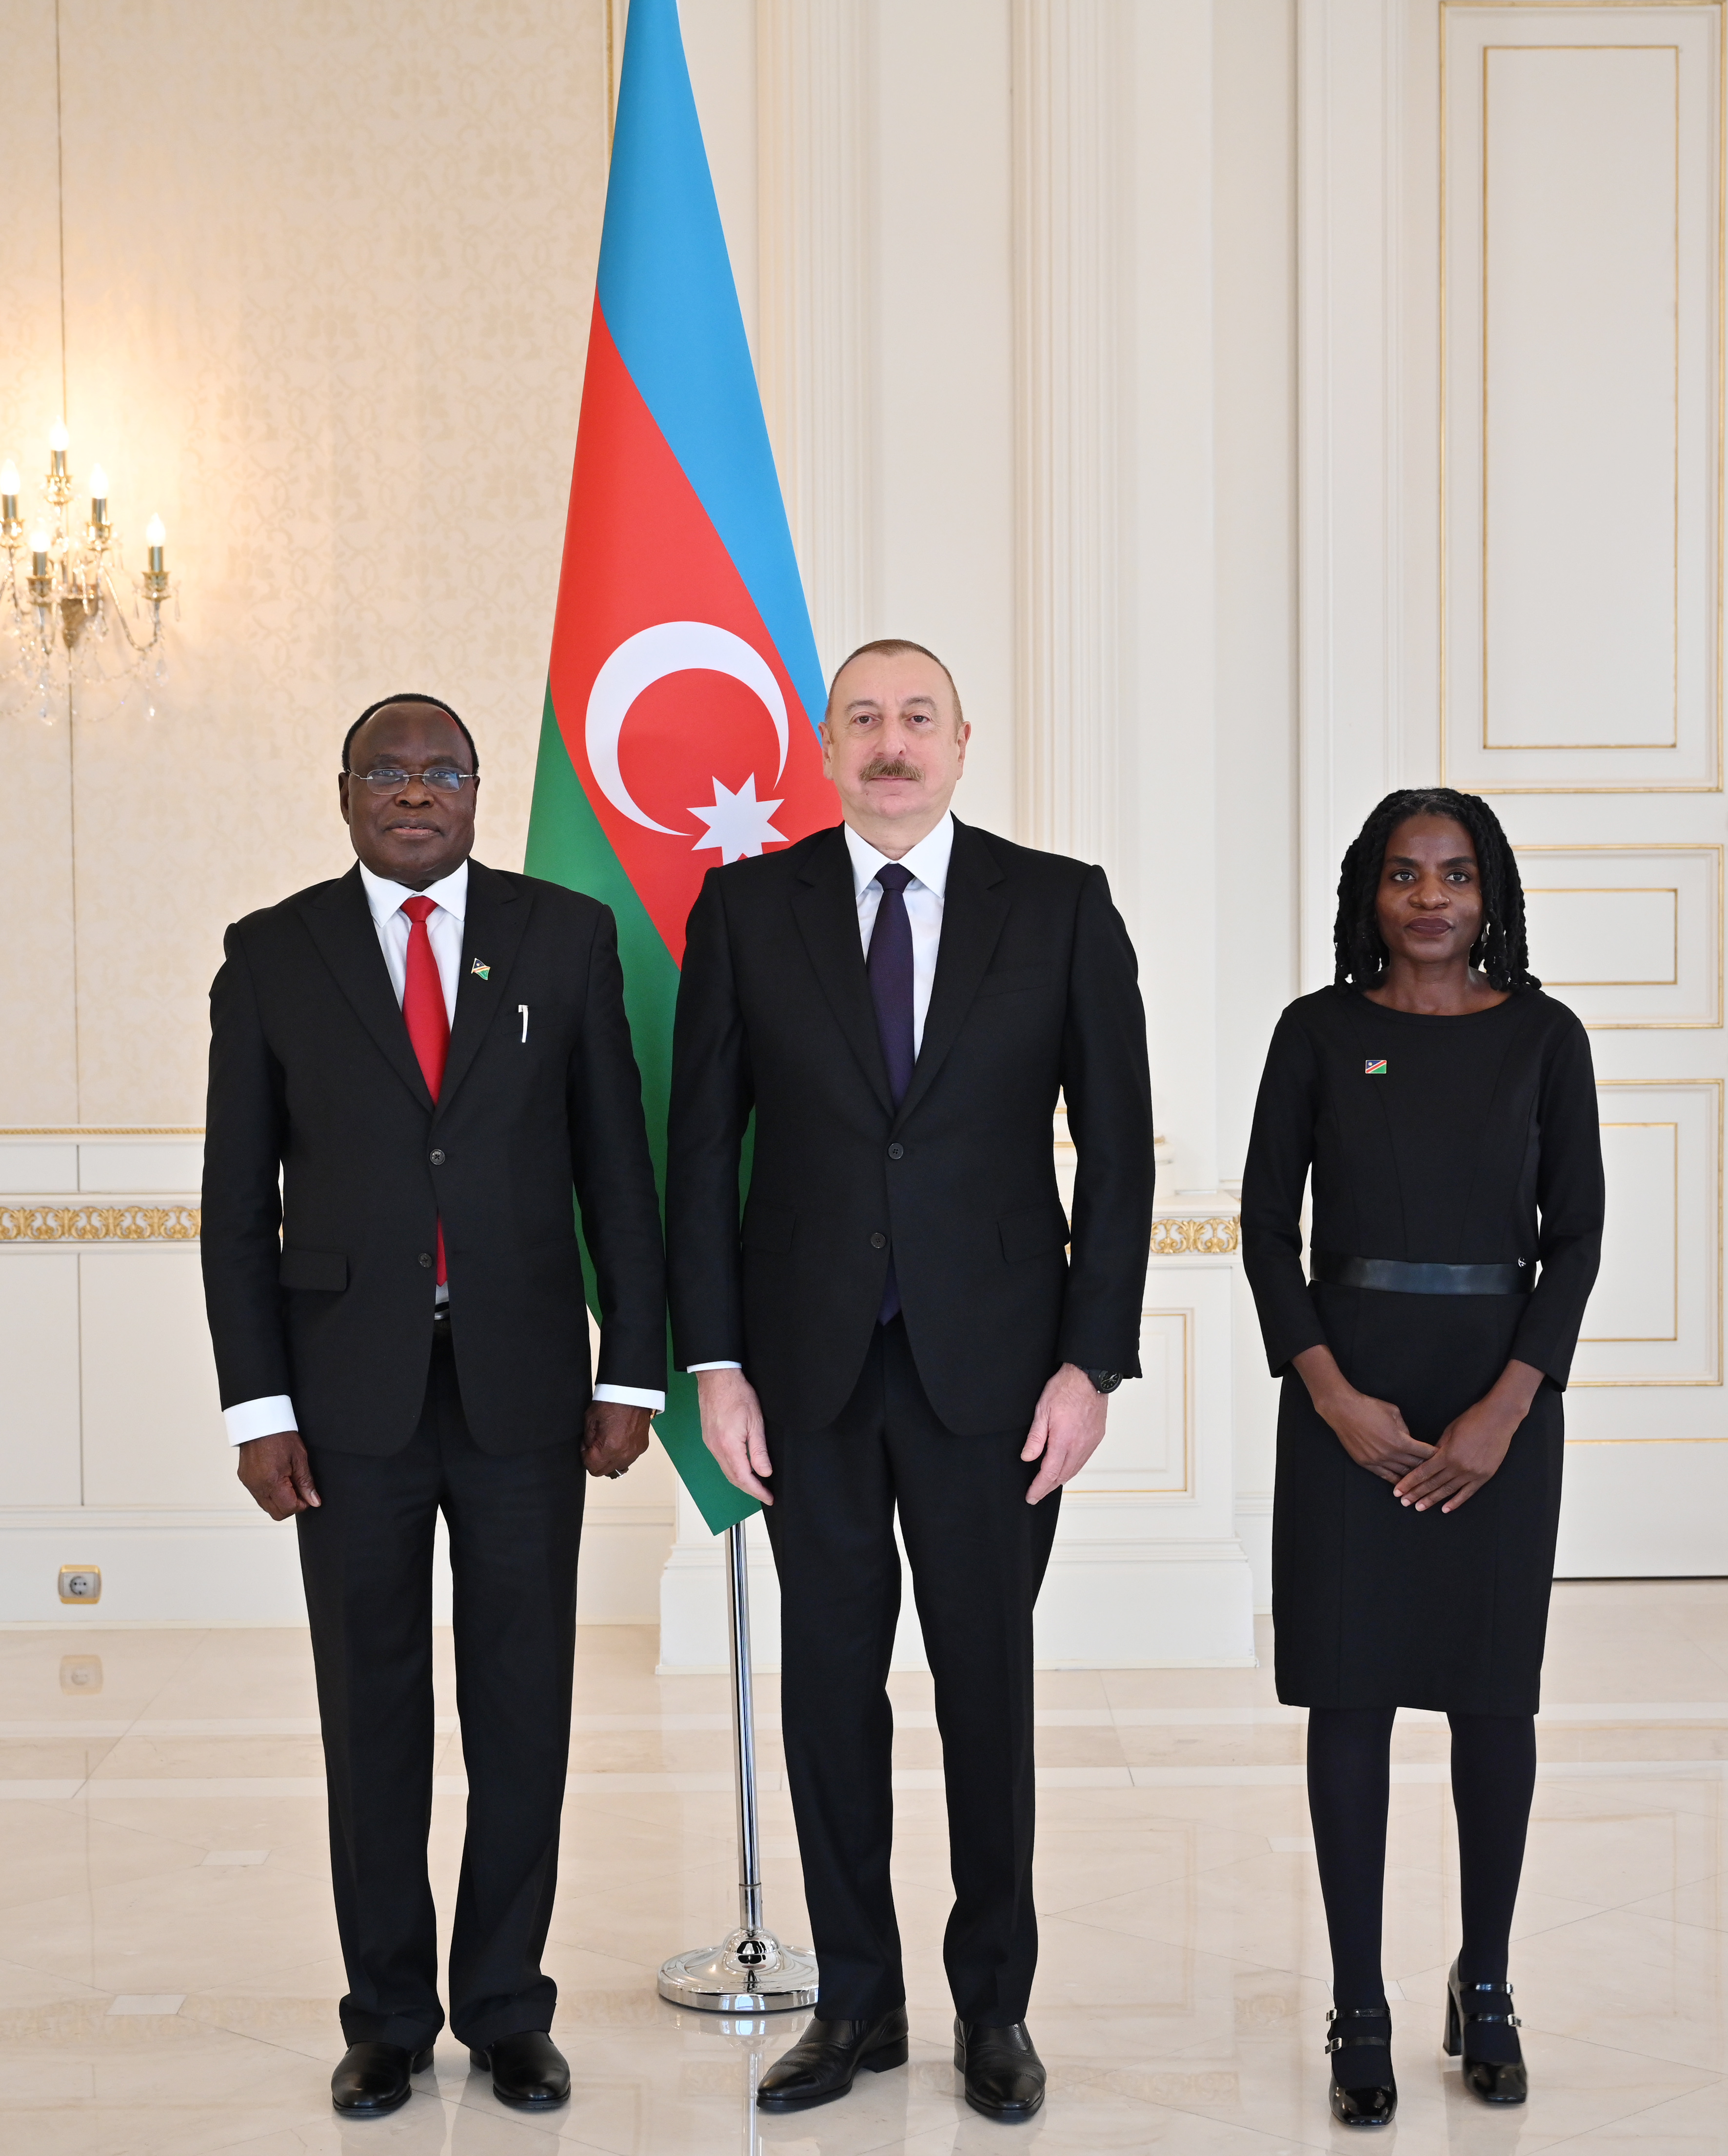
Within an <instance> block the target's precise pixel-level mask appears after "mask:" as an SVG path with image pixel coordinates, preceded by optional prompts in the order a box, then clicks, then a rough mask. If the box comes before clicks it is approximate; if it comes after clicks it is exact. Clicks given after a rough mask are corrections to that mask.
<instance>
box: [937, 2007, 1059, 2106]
mask: <svg viewBox="0 0 1728 2156" xmlns="http://www.w3.org/2000/svg"><path fill="white" fill-rule="evenodd" d="M954 2071H955V2072H956V2073H957V2074H962V2075H964V2076H965V2082H966V2101H967V2102H968V2103H969V2104H970V2105H971V2107H972V2108H973V2110H974V2111H981V2112H983V2113H984V2115H985V2117H986V2118H1000V2119H1002V2120H1003V2121H1005V2123H1008V2124H1010V2125H1012V2124H1013V2123H1014V2122H1015V2121H1016V2119H1021V2118H1030V2117H1031V2116H1032V2113H1033V2112H1035V2111H1036V2110H1037V2109H1038V2108H1039V2107H1040V2106H1041V2104H1042V2103H1043V2101H1044V2061H1042V2060H1041V2058H1040V2057H1039V2056H1038V2054H1037V2053H1036V2051H1034V2050H1033V2049H1032V2040H1031V2037H1030V2036H1029V2035H1027V2034H1026V2024H1025V2022H1024V2021H1012V2022H1011V2023H1010V2024H1009V2025H1008V2026H1007V2027H1006V2028H1005V2029H985V2028H981V2027H980V2025H979V2024H978V2023H977V2022H975V2021H962V2020H959V2018H958V2016H956V2018H955V2020H954Z"/></svg>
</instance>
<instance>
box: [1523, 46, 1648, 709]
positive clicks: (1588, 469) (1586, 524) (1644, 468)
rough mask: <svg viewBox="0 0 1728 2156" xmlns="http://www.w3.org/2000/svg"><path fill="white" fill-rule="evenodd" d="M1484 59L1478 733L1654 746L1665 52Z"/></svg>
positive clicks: (1535, 52) (1538, 50) (1551, 52)
mask: <svg viewBox="0 0 1728 2156" xmlns="http://www.w3.org/2000/svg"><path fill="white" fill-rule="evenodd" d="M1482 60H1483V82H1482V100H1483V113H1484V146H1483V218H1484V256H1485V259H1484V308H1483V322H1482V336H1483V349H1484V377H1483V405H1484V440H1483V457H1482V469H1483V486H1484V531H1483V573H1484V594H1483V645H1484V688H1483V734H1484V741H1485V742H1486V745H1487V746H1488V747H1489V748H1491V749H1512V748H1555V747H1579V746H1587V747H1602V748H1612V749H1618V748H1625V747H1633V746H1639V747H1659V748H1671V747H1674V741H1675V722H1676V711H1675V695H1676V665H1677V660H1678V654H1677V652H1676V649H1675V640H1674V639H1675V629H1676V626H1677V619H1676V579H1675V559H1674V547H1675V537H1676V532H1677V528H1678V518H1679V501H1678V497H1677V495H1676V481H1677V479H1678V474H1679V454H1678V452H1679V443H1678V439H1677V436H1676V431H1675V429H1676V423H1677V419H1678V413H1677V411H1676V408H1675V398H1674V385H1675V379H1676V364H1677V360H1678V356H1679V355H1678V346H1677V343H1676V336H1677V332H1678V327H1679V259H1678V257H1677V254H1676V246H1677V243H1678V239H1679V49H1678V48H1677V47H1675V46H1673V45H1645V46H1636V45H1633V46H1619V47H1608V46H1604V47H1602V48H1600V49H1582V48H1578V47H1571V46H1569V47H1562V48H1558V49H1556V48H1554V47H1551V46H1546V45H1540V46H1535V47H1525V48H1521V49H1520V48H1516V47H1515V48H1510V49H1508V48H1505V47H1495V46H1492V45H1490V46H1489V47H1488V48H1487V49H1486V50H1485V51H1484V54H1483V55H1482Z"/></svg>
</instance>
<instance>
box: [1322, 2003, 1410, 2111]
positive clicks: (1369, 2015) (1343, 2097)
mask: <svg viewBox="0 0 1728 2156" xmlns="http://www.w3.org/2000/svg"><path fill="white" fill-rule="evenodd" d="M1326 2021H1327V2025H1328V2026H1329V2028H1330V2029H1331V2030H1332V2034H1331V2035H1329V2037H1328V2038H1327V2040H1326V2049H1327V2050H1328V2051H1329V2052H1330V2053H1331V2055H1332V2089H1331V2103H1332V2116H1333V2117H1335V2119H1336V2120H1337V2121H1338V2123H1339V2124H1340V2126H1390V2125H1391V2123H1392V2121H1393V2119H1394V2118H1395V2117H1396V2116H1397V2111H1398V2084H1397V2083H1396V2082H1395V2081H1394V2080H1393V2079H1392V2017H1391V2014H1390V2012H1388V2010H1386V2008H1385V2007H1384V2006H1340V2007H1336V2008H1335V2009H1334V2010H1333V2011H1332V2012H1331V2013H1329V2015H1327V2016H1326ZM1340 2053H1346V2054H1348V2056H1345V2057H1343V2058H1340Z"/></svg>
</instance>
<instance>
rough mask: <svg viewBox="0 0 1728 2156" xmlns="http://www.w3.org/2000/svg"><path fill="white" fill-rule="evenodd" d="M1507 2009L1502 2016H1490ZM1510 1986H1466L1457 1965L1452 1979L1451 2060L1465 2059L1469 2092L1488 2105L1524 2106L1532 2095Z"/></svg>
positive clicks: (1449, 2011)
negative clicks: (1461, 2056)
mask: <svg viewBox="0 0 1728 2156" xmlns="http://www.w3.org/2000/svg"><path fill="white" fill-rule="evenodd" d="M1502 2008H1503V2009H1504V2011H1503V2012H1502V2011H1494V2010H1495V2009H1502ZM1519 2027H1520V2023H1519V2019H1518V2016H1517V2015H1515V2013H1514V2012H1513V2011H1512V1987H1511V1985H1510V1984H1466V1983H1465V1982H1464V1981H1463V1979H1462V1978H1461V1977H1460V1976H1459V1974H1458V1963H1456V1962H1454V1963H1453V1965H1452V1967H1451V1969H1449V1970H1448V1972H1447V1978H1446V2034H1445V2035H1444V2037H1443V2039H1442V2042H1443V2045H1444V2046H1445V2051H1446V2056H1447V2057H1448V2059H1455V2058H1456V2057H1457V2056H1458V2053H1459V2052H1460V2051H1462V2052H1463V2055H1464V2087H1466V2088H1467V2089H1468V2090H1469V2091H1470V2092H1471V2093H1472V2095H1473V2096H1479V2097H1481V2099H1482V2101H1483V2102H1484V2103H1522V2102H1524V2101H1525V2098H1526V2097H1528V2096H1529V2094H1530V2076H1529V2074H1528V2073H1527V2072H1526V2071H1525V2064H1524V2047H1523V2046H1522V2045H1521V2044H1520V2042H1519V2040H1518V2030H1519Z"/></svg>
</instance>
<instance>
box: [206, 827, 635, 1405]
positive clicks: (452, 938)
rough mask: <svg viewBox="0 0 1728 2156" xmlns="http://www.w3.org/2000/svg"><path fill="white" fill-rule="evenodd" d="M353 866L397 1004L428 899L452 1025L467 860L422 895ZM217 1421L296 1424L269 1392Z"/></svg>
mask: <svg viewBox="0 0 1728 2156" xmlns="http://www.w3.org/2000/svg"><path fill="white" fill-rule="evenodd" d="M359 870H360V881H361V884H362V885H363V887H364V890H365V892H366V903H367V906H368V909H369V911H370V912H371V914H372V925H373V927H374V928H375V929H376V930H377V931H378V948H379V950H381V951H382V952H383V954H384V964H385V967H386V968H387V969H388V973H389V976H390V986H391V987H392V988H393V989H394V990H395V991H396V1000H397V1002H398V1003H399V1004H400V1002H401V1001H402V998H403V995H404V992H405V990H406V988H407V986H408V939H409V933H410V932H411V931H412V929H413V927H414V923H413V921H411V920H410V919H409V916H408V915H407V914H405V913H404V911H402V907H403V903H404V901H405V900H407V899H410V898H414V897H416V896H424V897H426V898H429V899H430V900H431V901H432V911H431V912H430V913H429V914H428V915H427V916H426V938H427V941H428V942H429V943H430V944H431V946H432V956H433V957H434V958H435V960H436V962H437V965H438V979H439V983H440V987H441V988H443V990H444V1008H445V1015H446V1016H447V1018H448V1019H449V1021H450V1024H451V1025H452V1026H454V1025H455V1022H456V989H457V988H458V986H459V984H460V980H461V974H462V931H463V924H464V922H465V919H466V917H467V912H468V864H467V862H466V861H463V862H461V863H460V864H459V865H458V866H456V867H455V868H454V869H452V870H450V874H449V875H447V876H445V877H442V878H441V879H440V880H439V881H438V882H437V883H429V884H428V885H427V886H426V888H425V891H424V893H416V892H414V891H410V890H409V888H408V886H407V885H406V884H400V883H392V882H391V881H390V880H389V879H388V877H387V876H381V875H373V872H372V870H370V869H369V868H368V867H367V865H366V864H365V862H364V861H362V862H360V863H359ZM433 1294H434V1297H435V1301H438V1302H440V1303H447V1302H448V1301H450V1287H449V1285H448V1283H447V1282H440V1284H439V1286H437V1287H436V1288H435V1289H434V1291H433ZM594 1398H595V1399H597V1400H617V1401H620V1402H621V1403H622V1404H624V1405H625V1406H626V1407H633V1408H650V1409H653V1411H654V1412H655V1413H656V1414H659V1412H660V1410H661V1409H662V1408H663V1407H664V1406H665V1405H666V1394H664V1393H653V1392H647V1391H645V1390H643V1389H642V1388H641V1387H640V1386H637V1385H596V1386H595V1387H594ZM222 1419H223V1420H224V1423H225V1424H227V1426H228V1441H229V1444H230V1445H246V1444H249V1442H250V1441H251V1440H252V1439H253V1438H255V1437H270V1436H272V1435H274V1434H275V1432H276V1431H277V1430H298V1429H299V1428H300V1424H299V1422H298V1420H297V1419H296V1416H295V1413H294V1402H293V1400H292V1399H291V1398H290V1397H289V1395H288V1394H286V1393H275V1394H271V1395H270V1397H269V1398H268V1399H258V1400H239V1401H237V1402H236V1403H235V1404H234V1406H233V1407H231V1408H224V1409H223V1411H222Z"/></svg>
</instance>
